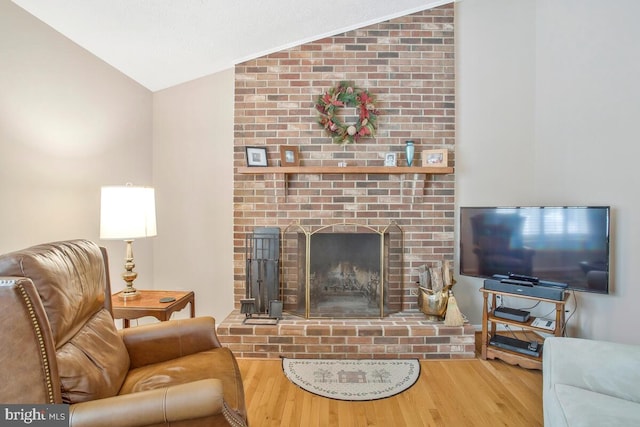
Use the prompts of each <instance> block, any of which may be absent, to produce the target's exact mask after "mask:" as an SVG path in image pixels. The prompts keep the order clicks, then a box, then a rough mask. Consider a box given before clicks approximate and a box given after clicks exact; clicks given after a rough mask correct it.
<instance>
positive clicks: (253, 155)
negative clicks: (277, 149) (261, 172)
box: [245, 147, 267, 167]
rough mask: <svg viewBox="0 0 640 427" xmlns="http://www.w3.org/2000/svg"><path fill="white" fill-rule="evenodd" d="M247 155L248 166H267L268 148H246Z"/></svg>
mask: <svg viewBox="0 0 640 427" xmlns="http://www.w3.org/2000/svg"><path fill="white" fill-rule="evenodd" d="M245 152H246V153H247V166H262V167H266V166H267V148H266V147H245Z"/></svg>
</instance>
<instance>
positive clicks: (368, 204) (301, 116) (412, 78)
mask: <svg viewBox="0 0 640 427" xmlns="http://www.w3.org/2000/svg"><path fill="white" fill-rule="evenodd" d="M454 64H455V58H454V7H453V5H452V4H450V5H446V6H442V7H439V8H436V9H432V10H427V11H423V12H419V13H415V14H412V15H408V16H404V17H401V18H397V19H393V20H390V21H387V22H383V23H380V24H375V25H371V26H368V27H365V28H361V29H358V30H354V31H349V32H347V33H344V34H340V35H337V36H334V37H328V38H325V39H322V40H318V41H315V42H311V43H307V44H304V45H302V46H298V47H295V48H291V49H288V50H284V51H281V52H277V53H273V54H270V55H266V56H263V57H261V58H258V59H255V60H251V61H247V62H244V63H242V64H238V65H237V66H236V69H235V84H236V86H235V142H234V144H235V154H234V165H235V166H245V165H246V159H245V146H265V147H266V148H267V153H268V154H267V155H268V162H269V166H278V165H279V164H280V153H279V146H280V145H296V146H298V147H299V150H300V159H301V165H303V166H304V165H307V166H309V165H323V166H337V164H338V162H340V161H343V160H345V161H346V162H347V164H348V165H349V166H355V165H358V166H381V165H383V163H384V153H385V152H389V151H396V152H397V153H398V160H399V165H405V157H404V148H403V146H404V141H405V140H408V139H411V140H414V141H415V143H416V154H417V156H416V160H415V161H414V163H415V164H418V165H419V164H420V163H421V158H420V152H421V151H422V150H423V149H436V148H447V149H448V150H449V162H448V165H449V166H455V163H454V162H455V158H454V156H453V149H454V143H455V72H454ZM342 80H350V81H353V82H354V83H355V85H356V86H357V87H359V88H362V89H367V90H368V91H369V92H370V93H371V94H372V95H373V96H374V97H375V98H376V102H375V105H376V107H377V108H378V109H381V110H383V111H384V114H383V115H381V116H379V118H378V130H377V135H376V137H375V138H368V139H361V140H360V141H358V142H357V143H356V144H350V145H345V146H340V145H335V144H332V142H331V138H330V137H329V136H328V135H327V134H326V133H325V131H324V129H323V128H322V127H321V126H320V125H319V124H318V123H317V118H318V114H317V111H316V110H315V108H314V105H315V102H316V100H317V98H318V96H319V95H321V94H322V93H324V92H325V91H327V90H328V89H330V88H331V87H333V86H335V85H336V84H337V83H339V82H340V81H342ZM344 110H345V111H344V112H345V113H349V111H348V109H344ZM284 179H285V178H284V176H283V175H282V174H260V175H244V174H238V173H236V174H235V176H234V199H235V200H234V248H235V256H234V262H235V266H234V275H235V283H234V289H235V300H236V308H237V307H239V299H240V298H242V297H243V296H244V270H245V266H244V246H245V236H246V233H250V232H252V230H253V229H254V227H257V226H259V227H262V226H272V227H273V226H276V227H280V228H282V229H284V228H286V227H287V226H288V225H289V224H290V223H291V222H292V221H294V220H299V221H300V223H301V225H302V226H303V227H305V228H307V229H314V228H317V227H320V226H323V225H327V224H332V223H338V222H343V221H346V222H353V223H359V224H366V225H369V226H372V227H378V226H380V227H383V226H386V225H388V224H389V223H390V221H396V222H397V223H398V224H399V225H400V227H401V228H402V229H403V231H404V248H405V254H404V263H405V272H404V273H405V274H404V283H405V287H406V291H405V297H406V298H405V302H404V307H405V308H416V297H415V294H414V293H413V292H411V291H412V290H414V289H415V286H413V283H415V281H416V278H415V277H414V276H413V275H412V269H413V268H415V267H417V266H419V265H422V264H425V263H431V262H434V261H437V260H442V259H450V260H452V259H453V230H454V175H453V174H450V175H425V174H390V175H386V174H366V175H360V174H324V175H321V174H293V175H289V177H288V182H287V184H286V185H285V182H284Z"/></svg>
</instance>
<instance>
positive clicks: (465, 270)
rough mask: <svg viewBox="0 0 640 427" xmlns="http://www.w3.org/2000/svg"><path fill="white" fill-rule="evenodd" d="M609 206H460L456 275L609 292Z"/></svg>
mask: <svg viewBox="0 0 640 427" xmlns="http://www.w3.org/2000/svg"><path fill="white" fill-rule="evenodd" d="M609 210H610V209H609V207H608V206H589V207H461V208H460V274H463V275H467V276H475V277H492V276H494V275H509V274H519V275H525V276H531V277H537V278H538V279H539V280H542V281H547V282H557V283H563V284H566V285H567V288H568V289H575V290H578V291H589V292H598V293H608V292H609V233H610V226H609V214H610V212H609Z"/></svg>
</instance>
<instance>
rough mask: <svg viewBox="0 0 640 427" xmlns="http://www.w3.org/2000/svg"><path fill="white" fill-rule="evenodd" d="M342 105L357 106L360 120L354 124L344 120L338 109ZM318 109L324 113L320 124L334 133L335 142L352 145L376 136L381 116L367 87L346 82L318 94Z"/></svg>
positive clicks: (332, 137) (331, 133) (321, 114)
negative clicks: (322, 93)
mask: <svg viewBox="0 0 640 427" xmlns="http://www.w3.org/2000/svg"><path fill="white" fill-rule="evenodd" d="M341 107H356V108H357V109H358V121H357V122H356V123H354V124H349V123H342V122H341V121H340V119H339V118H338V117H336V112H337V110H338V109H339V108H341ZM316 110H318V112H319V113H320V117H319V118H318V123H320V125H321V126H322V127H324V128H325V129H326V131H327V132H328V133H329V135H331V140H332V142H333V143H334V144H351V143H353V142H357V141H358V139H360V138H363V137H367V136H375V134H376V128H377V127H378V123H377V122H378V115H379V114H380V111H378V110H376V106H375V104H374V99H373V97H372V96H371V94H370V93H369V92H368V91H367V90H364V89H359V88H358V87H356V86H355V85H354V84H353V82H347V81H343V82H340V83H339V84H338V85H337V86H336V87H333V88H331V89H329V91H327V92H325V93H324V95H320V96H319V97H318V102H317V103H316Z"/></svg>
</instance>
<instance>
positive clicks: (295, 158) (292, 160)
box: [280, 145, 300, 167]
mask: <svg viewBox="0 0 640 427" xmlns="http://www.w3.org/2000/svg"><path fill="white" fill-rule="evenodd" d="M280 166H285V167H286V166H300V151H299V150H298V146H297V145H281V146H280Z"/></svg>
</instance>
